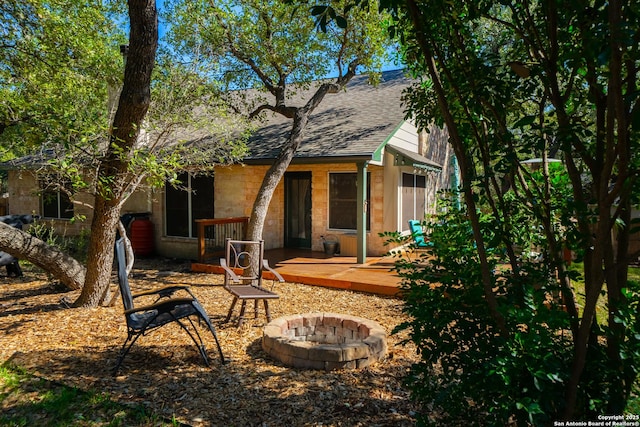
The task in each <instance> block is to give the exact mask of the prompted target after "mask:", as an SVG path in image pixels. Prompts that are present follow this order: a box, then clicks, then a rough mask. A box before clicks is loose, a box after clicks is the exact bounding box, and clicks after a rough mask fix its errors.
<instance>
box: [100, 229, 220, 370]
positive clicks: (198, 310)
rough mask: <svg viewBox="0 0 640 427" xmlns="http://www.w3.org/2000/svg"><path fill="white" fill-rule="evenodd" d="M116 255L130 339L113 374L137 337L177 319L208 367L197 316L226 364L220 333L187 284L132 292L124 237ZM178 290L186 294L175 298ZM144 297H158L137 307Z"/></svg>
mask: <svg viewBox="0 0 640 427" xmlns="http://www.w3.org/2000/svg"><path fill="white" fill-rule="evenodd" d="M116 257H117V261H118V283H119V285H120V293H121V294H122V303H123V304H124V316H125V318H126V320H127V339H126V340H125V342H124V344H122V349H121V350H120V355H119V356H118V361H117V363H116V366H115V368H114V370H113V374H114V375H115V374H117V372H118V370H119V369H120V365H121V364H122V361H123V360H124V358H125V356H126V355H127V353H129V350H131V347H133V344H135V342H136V341H137V340H138V338H140V337H141V336H143V335H146V334H147V333H149V332H151V331H153V330H155V329H157V328H159V327H161V326H164V325H167V324H169V323H171V322H176V323H177V324H178V325H179V326H180V327H181V328H182V329H184V330H185V331H186V332H187V334H188V335H189V337H191V340H193V343H194V344H195V345H196V347H197V348H198V351H199V352H200V355H201V356H202V359H203V360H204V363H205V364H206V365H207V366H209V357H208V356H207V351H206V349H205V346H204V342H203V341H202V337H201V336H200V333H199V332H198V329H197V328H196V325H195V323H194V319H192V317H195V318H196V319H197V320H198V321H199V322H204V324H205V325H206V326H207V328H209V331H211V334H212V335H213V338H214V340H215V341H216V345H217V346H218V352H219V353H220V361H221V362H222V363H224V355H223V354H222V349H221V348H220V342H219V341H218V336H217V335H216V331H215V329H214V328H213V324H212V323H211V320H210V319H209V316H208V315H207V313H206V312H205V311H204V308H203V307H202V305H200V303H199V302H198V300H197V299H196V297H195V296H194V295H193V293H192V292H191V291H190V290H189V287H188V286H186V285H172V286H167V287H164V288H160V289H154V290H149V291H144V292H139V293H136V294H132V293H131V288H130V286H129V279H128V278H127V271H126V265H127V263H126V257H125V247H124V240H123V239H122V238H120V239H118V240H117V241H116ZM178 292H181V293H183V294H185V296H184V297H174V296H173V295H174V294H175V293H178ZM143 296H147V297H152V298H155V300H154V301H153V302H152V303H151V304H148V305H143V306H140V307H135V306H134V304H133V301H134V300H135V299H136V298H139V297H143ZM185 319H186V320H188V324H189V325H190V326H191V328H189V327H188V325H187V322H185V321H184V320H185ZM171 344H172V343H169V345H171Z"/></svg>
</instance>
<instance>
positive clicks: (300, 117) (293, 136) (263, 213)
mask: <svg viewBox="0 0 640 427" xmlns="http://www.w3.org/2000/svg"><path fill="white" fill-rule="evenodd" d="M309 114H310V113H309V112H306V111H304V110H302V109H298V110H297V111H296V114H295V116H294V118H293V128H292V129H291V133H290V135H289V140H288V141H287V142H286V143H285V145H284V146H283V147H282V150H281V151H280V155H279V156H278V158H277V159H276V161H275V163H274V164H272V165H271V167H270V168H269V170H268V171H267V173H266V174H265V176H264V179H263V180H262V185H261V186H260V190H259V191H258V194H257V195H256V199H255V201H254V202H253V209H252V211H251V217H250V219H249V225H248V227H247V239H249V240H260V239H262V232H263V230H264V222H265V219H266V217H267V211H268V210H269V204H270V203H271V198H272V197H273V193H274V192H275V190H276V187H277V186H278V184H279V183H280V181H281V180H282V177H283V176H284V173H285V172H286V171H287V168H288V167H289V164H290V163H291V160H292V159H293V156H294V155H295V153H296V150H297V149H298V147H299V146H300V142H302V138H304V128H305V126H306V125H307V122H308V121H309Z"/></svg>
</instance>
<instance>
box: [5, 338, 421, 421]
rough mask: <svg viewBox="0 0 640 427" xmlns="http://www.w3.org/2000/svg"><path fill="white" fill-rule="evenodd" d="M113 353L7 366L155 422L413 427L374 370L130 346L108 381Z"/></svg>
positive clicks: (32, 358) (63, 355)
mask: <svg viewBox="0 0 640 427" xmlns="http://www.w3.org/2000/svg"><path fill="white" fill-rule="evenodd" d="M118 352H119V347H113V346H112V347H108V348H106V349H105V348H104V347H98V346H96V347H84V348H78V349H68V350H67V349H56V350H46V351H38V350H25V351H24V352H21V353H15V354H14V355H13V356H12V357H11V359H10V362H11V363H13V364H15V365H17V366H23V367H26V368H27V369H29V367H33V366H36V367H37V368H36V369H37V372H38V374H39V375H41V376H43V377H45V378H49V379H53V380H56V381H60V382H63V383H65V384H67V385H70V386H76V387H78V388H81V389H98V390H101V391H105V392H107V393H108V394H109V395H110V397H111V398H112V399H113V400H116V401H120V402H129V403H139V404H142V405H144V406H145V407H147V408H148V409H149V410H152V411H153V412H154V413H155V414H157V415H158V416H161V417H172V416H176V417H177V418H178V419H179V420H180V421H182V422H186V423H188V424H190V425H202V426H204V425H207V426H209V425H210V426H218V425H242V426H261V425H269V426H296V425H316V424H318V425H319V424H324V425H341V426H356V425H357V426H362V425H393V426H410V425H413V424H414V423H415V420H414V419H413V417H412V414H411V413H410V411H409V410H407V407H408V406H407V403H406V399H407V397H406V396H403V397H401V396H399V395H394V394H393V393H389V391H385V385H386V384H388V379H385V378H383V377H381V376H379V375H378V374H377V373H376V372H375V371H370V370H367V369H364V370H361V371H359V372H357V373H355V372H351V371H339V372H324V371H322V372H318V371H304V370H296V369H289V368H285V367H283V366H281V365H279V364H277V363H271V362H269V361H268V359H267V358H266V354H265V353H263V352H262V350H261V348H260V340H255V341H253V342H252V343H251V344H250V345H249V347H248V348H247V353H248V354H249V355H250V356H251V358H252V359H253V360H254V362H255V363H246V361H245V362H242V361H239V362H234V361H233V360H232V361H231V362H230V363H228V364H225V365H222V364H220V361H219V359H217V358H215V357H213V356H214V354H213V352H214V350H213V349H212V350H211V351H210V356H212V357H211V362H212V363H211V367H209V368H207V367H205V366H204V365H203V362H202V359H201V358H200V356H199V353H198V352H197V350H196V348H195V347H193V346H190V345H171V344H167V345H165V346H159V345H151V346H134V348H133V349H132V350H131V352H130V353H129V354H128V355H127V358H126V359H125V361H124V363H123V366H122V368H121V370H120V373H119V374H118V376H115V377H114V376H112V375H111V371H112V368H113V366H114V364H115V360H116V358H117V356H118ZM258 365H259V369H258ZM31 369H32V370H33V369H34V368H31ZM403 410H404V411H405V412H404V413H403Z"/></svg>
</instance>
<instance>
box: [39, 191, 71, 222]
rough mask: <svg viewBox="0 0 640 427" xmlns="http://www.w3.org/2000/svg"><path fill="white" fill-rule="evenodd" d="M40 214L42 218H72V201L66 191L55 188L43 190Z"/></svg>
mask: <svg viewBox="0 0 640 427" xmlns="http://www.w3.org/2000/svg"><path fill="white" fill-rule="evenodd" d="M40 202H41V208H40V211H41V212H42V216H43V217H44V218H55V219H70V218H73V203H72V202H71V200H70V199H69V196H68V195H67V193H65V192H62V191H56V190H43V191H42V197H41V200H40Z"/></svg>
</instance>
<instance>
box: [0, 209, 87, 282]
mask: <svg viewBox="0 0 640 427" xmlns="http://www.w3.org/2000/svg"><path fill="white" fill-rule="evenodd" d="M0 248H2V250H3V251H4V252H6V253H8V254H10V255H12V256H14V257H16V258H19V259H25V260H27V261H29V262H31V263H32V264H34V265H37V266H38V267H40V268H42V269H43V270H45V271H47V272H48V273H50V274H51V275H52V276H53V277H55V278H56V279H57V280H59V281H60V283H62V284H63V285H65V286H66V287H67V288H68V289H69V290H75V289H80V288H81V287H82V285H83V284H84V281H85V268H84V267H83V266H82V264H80V263H79V262H78V261H76V260H75V259H74V258H72V257H70V256H69V255H67V254H65V253H64V252H62V251H61V250H60V249H58V248H56V247H55V246H50V245H48V244H46V243H45V242H43V241H42V240H40V239H38V238H37V237H34V236H32V235H31V234H29V233H25V232H24V231H22V230H19V229H17V228H14V227H12V226H10V225H7V224H5V223H3V222H1V221H0Z"/></svg>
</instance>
